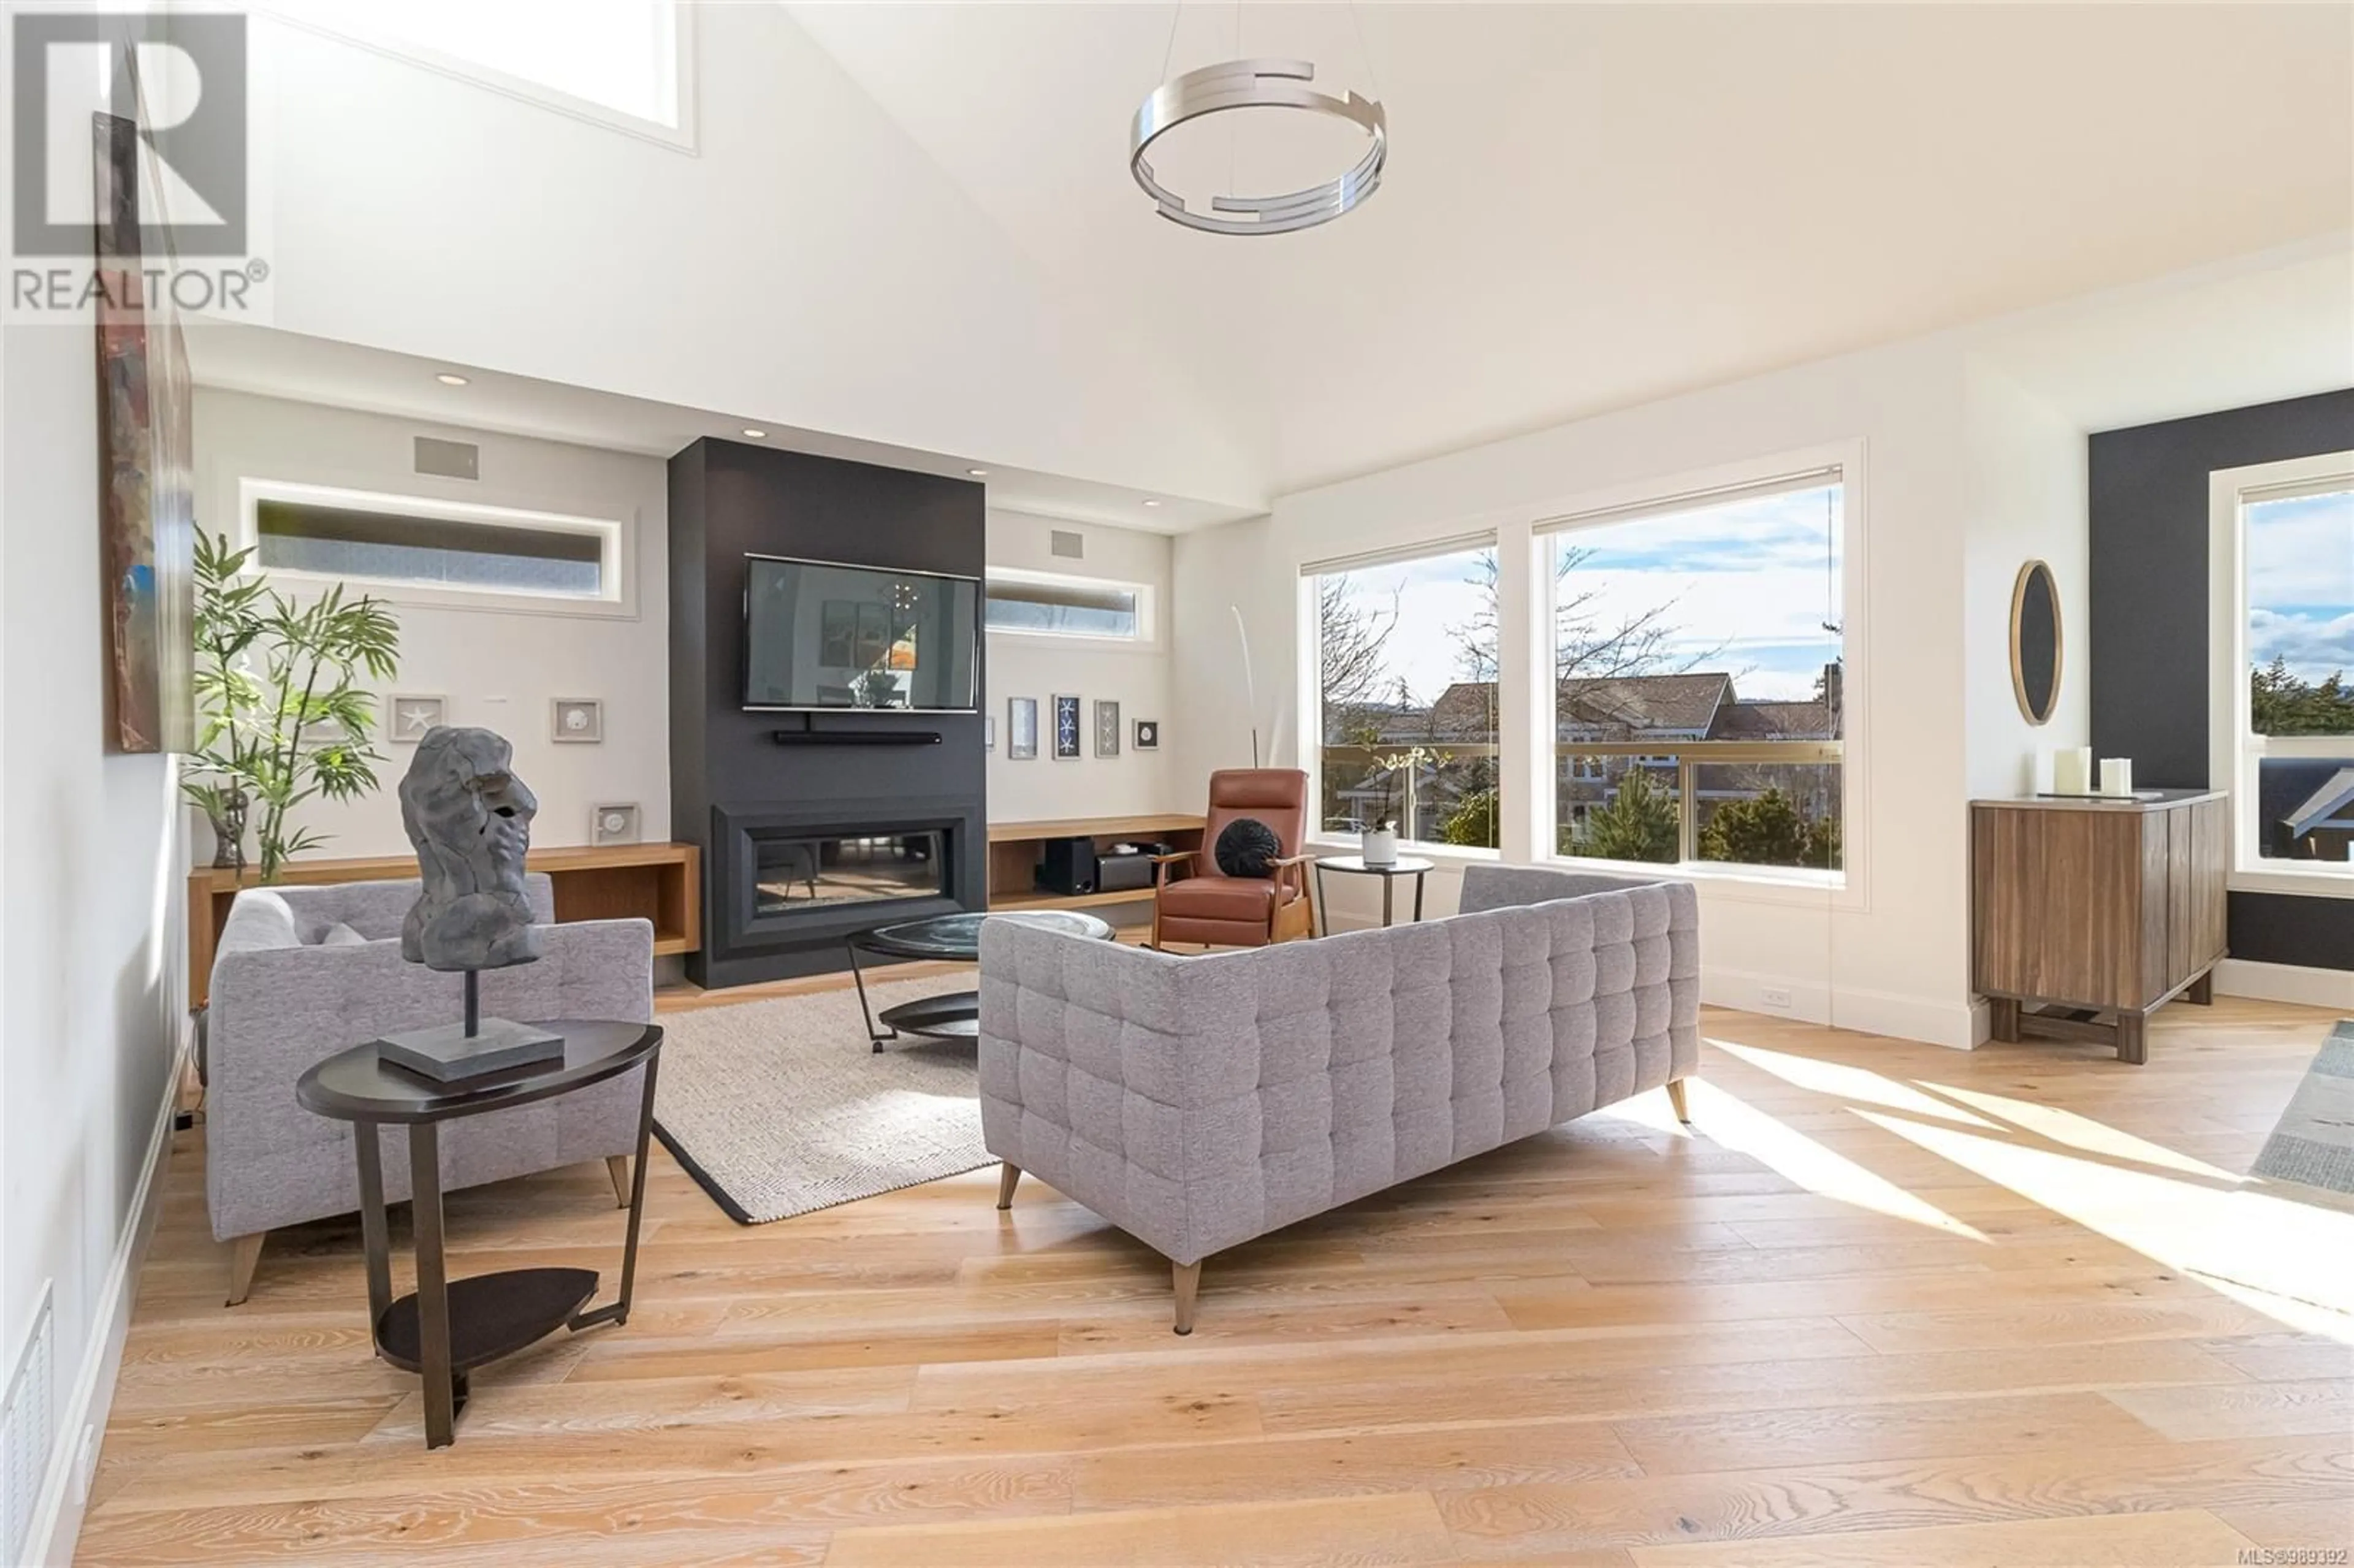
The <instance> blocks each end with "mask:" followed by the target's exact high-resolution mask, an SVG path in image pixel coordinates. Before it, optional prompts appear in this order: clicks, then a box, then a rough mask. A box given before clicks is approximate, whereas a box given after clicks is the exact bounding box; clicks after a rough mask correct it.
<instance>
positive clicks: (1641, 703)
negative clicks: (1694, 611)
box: [1561, 671, 1734, 735]
mask: <svg viewBox="0 0 2354 1568" xmlns="http://www.w3.org/2000/svg"><path fill="white" fill-rule="evenodd" d="M1733 700H1734V696H1733V677H1732V676H1730V675H1727V674H1725V673H1723V672H1721V671H1708V672H1703V673H1694V674H1689V675H1603V676H1597V677H1595V678H1593V679H1591V680H1588V679H1582V678H1576V677H1573V678H1571V679H1569V680H1566V681H1564V682H1563V683H1561V705H1562V708H1563V710H1564V714H1565V715H1566V716H1568V717H1569V718H1571V719H1572V720H1573V721H1574V722H1575V723H1577V724H1580V725H1590V726H1596V727H1597V728H1605V729H1630V730H1652V731H1657V730H1685V731H1689V732H1691V734H1693V735H1705V734H1707V733H1708V727H1709V726H1710V725H1711V724H1712V723H1714V722H1715V719H1716V712H1717V709H1718V708H1719V707H1721V706H1723V705H1724V704H1726V703H1729V702H1732V701H1733Z"/></svg>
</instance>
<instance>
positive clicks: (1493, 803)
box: [1309, 544, 1498, 849]
mask: <svg viewBox="0 0 2354 1568" xmlns="http://www.w3.org/2000/svg"><path fill="white" fill-rule="evenodd" d="M1309 579H1310V590H1311V592H1312V595H1313V612H1314V615H1315V618H1316V630H1317V640H1316V641H1317V649H1318V662H1319V668H1318V672H1317V694H1318V713H1319V726H1318V729H1317V734H1318V736H1319V738H1320V758H1319V761H1320V767H1319V774H1320V802H1319V806H1318V811H1319V818H1318V821H1319V826H1320V828H1321V829H1322V830H1323V831H1324V832H1327V833H1336V834H1351V833H1358V832H1364V831H1366V830H1367V829H1370V828H1376V827H1381V826H1384V825H1385V824H1388V823H1393V822H1394V824H1395V825H1396V828H1397V832H1398V834H1399V836H1400V837H1401V838H1405V839H1411V840H1414V841H1416V842H1423V843H1438V844H1453V845H1458V846H1461V847H1466V848H1478V849H1493V848H1495V847H1496V842H1497V836H1496V833H1497V828H1496V822H1497V787H1498V776H1497V768H1496V715H1497V696H1496V674H1497V670H1496V623H1497V604H1496V547H1495V546H1494V545H1493V544H1474V545H1469V546H1461V547H1458V548H1455V549H1450V550H1445V551H1442V552H1440V553H1437V554H1432V555H1424V556H1410V557H1404V558H1397V557H1390V558H1383V559H1377V560H1371V561H1354V562H1349V563H1345V564H1336V565H1334V566H1331V567H1322V568H1310V572H1309Z"/></svg>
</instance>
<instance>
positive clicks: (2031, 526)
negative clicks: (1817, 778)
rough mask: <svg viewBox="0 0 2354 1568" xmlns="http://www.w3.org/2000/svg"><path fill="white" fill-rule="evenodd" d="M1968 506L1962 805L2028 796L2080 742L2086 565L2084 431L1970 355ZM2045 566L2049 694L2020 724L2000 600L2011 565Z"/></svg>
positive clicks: (2086, 655)
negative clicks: (2048, 761)
mask: <svg viewBox="0 0 2354 1568" xmlns="http://www.w3.org/2000/svg"><path fill="white" fill-rule="evenodd" d="M1963 397H1964V401H1963V421H1964V433H1965V437H1966V439H1967V450H1968V461H1969V470H1968V483H1967V489H1966V491H1965V493H1964V494H1965V504H1966V505H1967V508H1968V516H1967V524H1966V529H1965V534H1964V538H1965V556H1966V558H1965V561H1964V565H1963V579H1962V589H1963V597H1964V611H1963V614H1964V626H1965V628H1966V631H1967V664H1966V673H1965V677H1964V679H1965V702H1964V708H1965V711H1966V713H1967V720H1968V726H1969V751H1968V756H1969V775H1968V789H1969V793H1970V795H1971V797H1972V798H1973V799H1999V798H2002V797H2006V796H2011V795H2020V794H2025V793H2028V792H2030V791H2031V790H2033V789H2036V788H2037V787H2038V786H2039V783H2044V784H2048V782H2049V776H2048V771H2047V772H2046V773H2045V774H2044V776H2043V777H2042V778H2041V779H2039V775H2038V768H2039V767H2040V766H2041V758H2042V756H2043V755H2044V754H2046V753H2049V752H2051V751H2052V750H2055V749H2057V748H2059V747H2071V746H2082V745H2084V743H2085V742H2087V741H2088V740H2090V739H2091V738H2092V685H2093V683H2092V652H2091V649H2092V636H2091V632H2092V627H2091V608H2090V604H2091V601H2090V591H2091V585H2090V578H2091V569H2090V566H2089V562H2088V556H2087V552H2088V549H2089V543H2088V535H2087V533H2086V526H2085V489H2084V463H2085V443H2084V432H2083V431H2081V430H2079V429H2077V428H2076V427H2075V426H2074V425H2073V423H2071V422H2070V421H2069V420H2067V419H2065V418H2062V417H2061V415H2060V414H2059V413H2058V412H2057V411H2056V410H2054V409H2053V408H2052V407H2051V406H2050V405H2049V404H2048V403H2045V402H2044V401H2043V400H2042V399H2041V398H2040V397H2036V396H2035V395H2034V394H2033V393H2031V392H2030V391H2029V390H2028V389H2027V388H2026V387H2023V386H2021V385H2020V383H2019V382H2018V381H2017V380H2016V379H2014V378H2013V377H2012V376H2009V374H2007V373H2006V372H2004V371H2002V370H1999V369H1997V368H1995V367H1994V366H1991V365H1989V364H1988V363H1986V361H1985V359H1984V358H1983V357H1982V356H1980V355H1975V354H1973V355H1969V356H1968V357H1967V364H1966V366H1965V367H1964V383H1963ZM2038 559H2040V560H2043V561H2046V562H2048V563H2050V565H2051V567H2052V581H2053V583H2054V584H2055V586H2056V587H2057V588H2059V593H2060V637H2061V674H2060V694H2059V702H2058V705H2057V706H2056V707H2055V708H2054V709H2053V711H2052V717H2051V720H2050V721H2049V722H2048V723H2046V724H2044V725H2041V726H2037V725H2033V724H2031V723H2029V722H2028V720H2027V718H2026V716H2025V715H2022V714H2021V713H2020V710H2019V701H2018V698H2017V697H2016V696H2015V695H2014V694H2013V693H2012V690H2011V681H2010V599H2011V591H2012V588H2013V587H2014V586H2015V585H2016V584H2017V582H2018V578H2019V569H2020V567H2022V566H2024V565H2025V564H2026V563H2027V562H2029V561H2031V560H2038Z"/></svg>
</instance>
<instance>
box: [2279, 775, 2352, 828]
mask: <svg viewBox="0 0 2354 1568" xmlns="http://www.w3.org/2000/svg"><path fill="white" fill-rule="evenodd" d="M2349 804H2354V768H2339V769H2338V771H2337V772H2336V773H2333V774H2331V775H2330V778H2329V782H2328V783H2327V784H2324V785H2323V786H2322V787H2321V788H2320V789H2316V790H2315V791H2314V792H2313V793H2312V794H2311V795H2310V796H2308V797H2306V802H2305V804H2304V805H2302V806H2299V807H2298V808H2297V809H2296V810H2294V811H2291V812H2290V813H2289V814H2288V816H2287V817H2286V818H2285V819H2284V821H2285V822H2286V823H2287V826H2288V836H2289V837H2290V838H2292V839H2296V838H2302V837H2304V836H2305V835H2306V833H2308V832H2312V831H2313V830H2314V829H2315V828H2317V827H2321V826H2323V825H2324V824H2326V823H2327V824H2328V825H2330V826H2336V825H2338V824H2335V823H2330V822H2329V819H2330V818H2332V817H2334V816H2336V815H2337V814H2338V812H2339V811H2342V810H2345V809H2346V808H2347V806H2349Z"/></svg>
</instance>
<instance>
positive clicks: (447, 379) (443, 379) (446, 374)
mask: <svg viewBox="0 0 2354 1568" xmlns="http://www.w3.org/2000/svg"><path fill="white" fill-rule="evenodd" d="M433 379H434V380H436V381H439V382H440V383H441V385H442V386H444V387H463V386H464V385H465V384H466V378H465V377H464V376H461V375H459V374H458V373H457V372H456V371H454V370H445V371H443V372H442V373H441V374H440V375H439V376H435V377H434V378H433Z"/></svg>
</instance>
